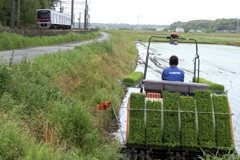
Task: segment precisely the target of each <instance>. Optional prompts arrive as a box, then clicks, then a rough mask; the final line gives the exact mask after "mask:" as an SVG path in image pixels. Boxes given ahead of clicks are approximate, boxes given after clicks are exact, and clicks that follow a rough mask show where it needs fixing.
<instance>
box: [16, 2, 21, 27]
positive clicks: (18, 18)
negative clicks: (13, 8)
mask: <svg viewBox="0 0 240 160" xmlns="http://www.w3.org/2000/svg"><path fill="white" fill-rule="evenodd" d="M20 3H21V0H18V14H17V28H18V29H19V28H20Z"/></svg>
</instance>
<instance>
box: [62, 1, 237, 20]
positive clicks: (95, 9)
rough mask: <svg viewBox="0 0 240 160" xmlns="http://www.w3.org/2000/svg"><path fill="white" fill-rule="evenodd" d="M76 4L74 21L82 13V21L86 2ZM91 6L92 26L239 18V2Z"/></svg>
mask: <svg viewBox="0 0 240 160" xmlns="http://www.w3.org/2000/svg"><path fill="white" fill-rule="evenodd" d="M62 1H64V0H62ZM74 2H75V4H74V13H75V19H77V18H78V17H79V13H80V12H82V13H81V15H82V16H81V17H82V18H81V19H83V16H84V5H82V4H80V2H85V0H74ZM88 3H89V15H90V23H127V24H156V25H170V24H172V23H174V22H177V21H181V22H187V21H190V20H203V19H205V20H216V19H221V18H226V19H229V18H240V11H239V6H240V0H201V1H200V0H171V1H169V0H164V1H163V0H88ZM70 6H71V5H70ZM68 8H69V9H71V7H68ZM66 10H67V9H66Z"/></svg>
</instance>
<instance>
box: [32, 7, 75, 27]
mask: <svg viewBox="0 0 240 160" xmlns="http://www.w3.org/2000/svg"><path fill="white" fill-rule="evenodd" d="M36 18H37V26H38V28H39V29H70V28H71V17H70V16H69V15H67V14H63V13H60V12H57V11H54V10H51V9H38V10H37V11H36Z"/></svg>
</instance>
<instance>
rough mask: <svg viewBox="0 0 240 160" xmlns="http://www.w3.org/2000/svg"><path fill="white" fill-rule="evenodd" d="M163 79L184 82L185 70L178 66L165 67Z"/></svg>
mask: <svg viewBox="0 0 240 160" xmlns="http://www.w3.org/2000/svg"><path fill="white" fill-rule="evenodd" d="M162 80H167V81H182V82H183V81H184V71H183V70H181V69H179V68H177V67H176V66H171V67H168V68H165V69H164V70H163V73H162Z"/></svg>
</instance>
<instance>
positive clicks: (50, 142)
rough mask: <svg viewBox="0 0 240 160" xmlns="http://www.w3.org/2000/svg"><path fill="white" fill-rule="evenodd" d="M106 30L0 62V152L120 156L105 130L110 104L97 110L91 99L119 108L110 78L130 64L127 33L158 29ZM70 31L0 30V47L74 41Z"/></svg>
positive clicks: (8, 155)
mask: <svg viewBox="0 0 240 160" xmlns="http://www.w3.org/2000/svg"><path fill="white" fill-rule="evenodd" d="M108 32H109V33H111V34H112V36H111V38H110V39H109V40H107V41H103V42H94V43H92V44H87V45H84V46H78V47H76V48H75V49H74V50H71V51H66V52H63V51H59V52H58V53H56V54H46V55H41V56H39V57H37V58H36V59H34V60H33V61H31V62H29V61H27V60H26V59H23V61H22V62H21V63H20V64H12V63H10V65H6V64H1V65H0V115H1V116H0V122H1V123H0V137H1V138H0V159H23V160H26V159H27V160H28V159H42V158H43V157H44V158H45V159H67V160H71V159H74V160H76V159H80V160H81V159H99V160H100V159H105V160H112V159H118V158H119V149H120V148H121V146H120V145H119V143H118V142H117V141H115V140H113V139H112V137H111V136H109V133H108V130H107V128H108V125H109V122H110V120H111V119H112V116H113V112H112V109H111V108H109V109H108V110H105V111H98V110H97V107H96V105H97V104H99V103H101V102H102V101H110V102H112V104H113V105H112V107H115V108H116V109H118V106H119V105H120V104H121V100H122V98H123V96H124V95H125V91H124V89H123V88H121V87H120V86H119V85H118V83H117V81H115V79H121V78H122V77H124V76H125V75H128V74H130V73H131V72H133V71H134V69H135V66H136V63H137V58H138V55H137V50H136V46H135V43H134V42H133V40H136V39H139V40H140V39H143V40H144V39H145V40H148V38H149V36H150V35H151V34H152V33H154V34H155V33H156V34H157V32H146V33H145V32H141V33H140V32H135V31H131V32H130V31H108ZM71 34H72V33H70V35H67V36H70V37H72V38H66V37H65V36H56V37H41V38H40V37H35V38H26V37H21V36H19V35H11V34H7V33H3V34H0V39H1V40H0V41H1V43H0V50H2V49H3V47H5V49H14V48H22V47H27V46H41V45H46V44H47V45H51V44H52V43H63V42H67V41H73V39H74V40H76V41H79V39H78V38H79V37H78V35H71ZM96 34H97V35H95V36H98V34H99V33H96ZM164 34H166V33H164ZM166 35H168V34H166ZM75 36H76V37H78V38H76V37H75ZM89 36H90V37H88V38H92V34H90V35H89ZM95 36H94V37H95ZM75 38H76V39H75ZM3 39H4V40H6V42H5V41H4V42H3ZM84 39H85V37H84Z"/></svg>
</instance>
